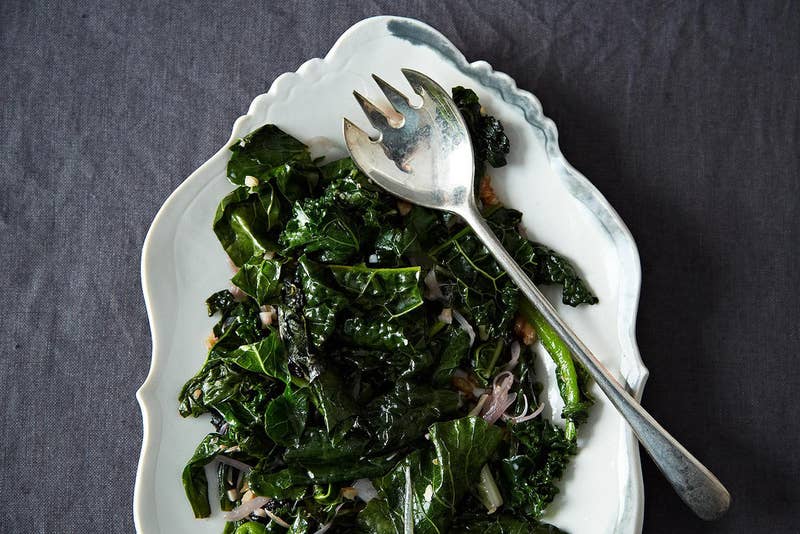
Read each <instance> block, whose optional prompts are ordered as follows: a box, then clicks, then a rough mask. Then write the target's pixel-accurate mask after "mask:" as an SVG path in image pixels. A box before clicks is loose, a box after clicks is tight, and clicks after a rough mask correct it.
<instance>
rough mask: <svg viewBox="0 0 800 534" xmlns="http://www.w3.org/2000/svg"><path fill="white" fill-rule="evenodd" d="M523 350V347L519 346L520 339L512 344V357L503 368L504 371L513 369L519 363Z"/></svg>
mask: <svg viewBox="0 0 800 534" xmlns="http://www.w3.org/2000/svg"><path fill="white" fill-rule="evenodd" d="M521 352H522V348H521V347H520V346H519V341H514V342H513V343H512V344H511V359H510V360H509V361H508V363H507V364H505V365H504V366H503V367H502V368H501V370H502V371H513V370H514V369H515V368H516V367H517V364H518V363H519V355H520V353H521Z"/></svg>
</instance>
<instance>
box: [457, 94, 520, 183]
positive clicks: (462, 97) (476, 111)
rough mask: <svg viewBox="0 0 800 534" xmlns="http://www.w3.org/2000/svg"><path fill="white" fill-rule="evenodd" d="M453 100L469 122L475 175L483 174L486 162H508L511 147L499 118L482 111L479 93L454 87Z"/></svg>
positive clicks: (494, 164) (493, 165)
mask: <svg viewBox="0 0 800 534" xmlns="http://www.w3.org/2000/svg"><path fill="white" fill-rule="evenodd" d="M453 100H454V101H455V103H456V106H458V110H459V111H460V112H461V116H462V117H464V120H465V121H466V123H467V128H468V129H469V134H470V137H471V138H472V149H473V151H474V152H475V176H477V177H478V178H480V177H482V176H483V173H484V170H485V168H486V163H488V164H489V165H491V166H492V167H502V166H503V165H505V164H506V154H508V151H509V150H510V148H511V145H510V143H509V142H508V137H506V134H505V132H504V130H503V125H502V124H501V123H500V121H499V120H497V119H496V118H494V117H492V116H491V115H485V114H483V113H482V112H481V103H480V102H479V100H478V95H476V94H475V92H474V91H473V90H471V89H466V88H464V87H460V86H459V87H454V88H453Z"/></svg>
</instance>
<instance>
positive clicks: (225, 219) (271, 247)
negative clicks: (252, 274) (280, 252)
mask: <svg viewBox="0 0 800 534" xmlns="http://www.w3.org/2000/svg"><path fill="white" fill-rule="evenodd" d="M284 211H285V210H284V209H283V208H282V207H281V202H280V199H279V198H278V197H277V195H276V193H275V190H274V189H273V188H272V186H271V185H270V184H263V185H261V186H259V187H258V188H257V189H256V190H255V191H251V190H250V189H248V188H247V187H238V188H236V189H234V190H233V191H232V192H231V193H230V194H229V195H228V196H226V197H225V198H223V199H222V201H221V202H220V203H219V206H217V212H216V214H215V215H214V224H213V226H214V233H215V234H216V235H217V239H219V242H220V243H221V244H222V248H224V249H225V252H226V253H227V254H228V256H229V257H230V259H231V261H233V263H235V264H236V265H237V266H239V267H241V266H242V265H244V263H245V262H247V260H249V259H250V258H251V257H253V256H260V255H263V254H265V253H267V252H273V251H275V250H277V246H276V244H275V241H276V238H277V235H276V234H275V232H274V231H275V230H276V229H278V228H279V227H280V226H282V224H283V218H285V214H284Z"/></svg>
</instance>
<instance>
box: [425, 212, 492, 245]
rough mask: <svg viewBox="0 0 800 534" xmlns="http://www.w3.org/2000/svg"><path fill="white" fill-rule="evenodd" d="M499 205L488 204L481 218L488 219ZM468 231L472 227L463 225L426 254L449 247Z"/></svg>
mask: <svg viewBox="0 0 800 534" xmlns="http://www.w3.org/2000/svg"><path fill="white" fill-rule="evenodd" d="M501 207H502V206H501V205H500V204H496V205H494V206H490V207H489V208H487V209H486V211H484V212H483V218H484V219H488V218H489V217H490V216H491V215H492V214H493V213H494V212H495V211H497V210H498V209H500V208H501ZM470 232H472V228H471V227H469V226H465V227H464V228H462V229H461V230H459V231H458V232H456V233H455V234H453V235H452V236H451V237H450V239H448V240H447V241H445V242H444V243H442V244H440V245H438V246H436V247H434V248H432V249H431V250H430V252H428V255H430V256H436V254H438V253H439V252H441V251H442V250H444V249H445V248H447V247H449V246H450V245H451V244H453V243H454V242H455V241H458V240H459V239H461V238H462V237H464V236H465V235H467V234H469V233H470Z"/></svg>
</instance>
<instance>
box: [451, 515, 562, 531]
mask: <svg viewBox="0 0 800 534" xmlns="http://www.w3.org/2000/svg"><path fill="white" fill-rule="evenodd" d="M456 521H457V522H456V524H454V525H453V528H452V529H451V530H452V531H453V532H459V533H463V534H564V531H562V530H560V529H558V528H556V527H554V526H553V525H548V524H546V523H539V522H538V521H530V520H526V519H520V518H518V517H514V516H512V515H509V514H495V515H491V516H487V515H486V513H485V512H483V511H481V512H479V513H469V511H468V510H467V511H465V512H464V513H462V515H460V516H459V517H458V519H457V520H456Z"/></svg>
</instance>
